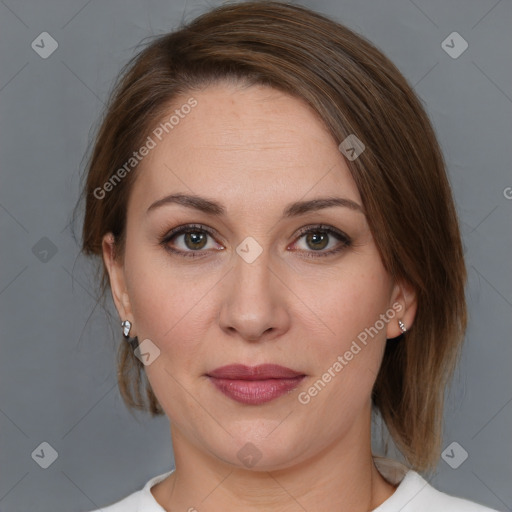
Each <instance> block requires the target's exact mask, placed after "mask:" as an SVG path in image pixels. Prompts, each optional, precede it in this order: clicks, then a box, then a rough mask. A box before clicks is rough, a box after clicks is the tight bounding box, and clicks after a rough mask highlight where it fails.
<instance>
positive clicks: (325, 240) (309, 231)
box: [299, 225, 352, 258]
mask: <svg viewBox="0 0 512 512" xmlns="http://www.w3.org/2000/svg"><path fill="white" fill-rule="evenodd" d="M299 234H300V237H299V240H300V239H302V238H304V242H305V245H306V248H305V249H299V250H300V251H304V252H305V253H306V254H307V257H311V258H318V257H325V256H332V255H334V254H337V253H339V252H341V251H342V250H343V249H345V248H347V247H349V246H350V245H351V243H352V241H351V239H350V237H349V236H348V235H346V234H345V233H343V232H342V231H339V230H338V229H335V228H333V227H331V226H323V225H317V226H306V227H304V228H302V229H301V230H300V231H299ZM333 238H335V239H337V240H338V244H334V248H331V249H329V250H327V251H325V250H324V249H326V248H327V247H329V246H331V247H333V244H332V242H333V240H332V239H333ZM315 253H317V254H315Z"/></svg>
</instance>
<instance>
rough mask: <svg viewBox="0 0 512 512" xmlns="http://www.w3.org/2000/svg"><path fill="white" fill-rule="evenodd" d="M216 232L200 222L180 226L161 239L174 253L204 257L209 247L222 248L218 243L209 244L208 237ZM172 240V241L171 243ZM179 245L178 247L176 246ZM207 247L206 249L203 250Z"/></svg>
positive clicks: (166, 247) (167, 248) (189, 256)
mask: <svg viewBox="0 0 512 512" xmlns="http://www.w3.org/2000/svg"><path fill="white" fill-rule="evenodd" d="M213 236H214V233H213V232H212V231H210V230H209V229H207V228H206V227H205V226H202V225H200V224H188V225H186V226H179V227H177V228H174V229H172V230H171V231H170V232H168V233H167V234H166V235H165V236H164V238H163V239H162V240H161V242H160V243H161V245H163V246H164V248H165V249H166V250H168V251H170V252H172V253H176V254H179V255H182V256H184V257H186V258H197V257H202V256H203V254H201V253H204V252H206V250H208V249H210V250H211V249H216V250H222V249H223V247H222V246H220V247H222V249H219V248H218V244H211V245H213V247H212V246H211V245H210V246H208V237H211V238H213ZM171 242H172V243H171ZM176 246H178V248H176ZM203 249H205V250H203Z"/></svg>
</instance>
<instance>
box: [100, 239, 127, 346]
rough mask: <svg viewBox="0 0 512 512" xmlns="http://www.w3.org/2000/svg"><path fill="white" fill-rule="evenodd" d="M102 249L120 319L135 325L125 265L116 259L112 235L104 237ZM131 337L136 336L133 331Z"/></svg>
mask: <svg viewBox="0 0 512 512" xmlns="http://www.w3.org/2000/svg"><path fill="white" fill-rule="evenodd" d="M101 247H102V251H103V261H104V262H105V266H106V267H107V271H108V275H109V280H110V289H111V291H112V298H113V300H114V304H115V306H116V309H117V312H118V314H119V317H120V318H121V320H129V321H130V322H131V323H132V325H133V323H134V321H133V315H132V309H131V306H130V299H129V297H128V292H127V289H126V280H125V275H124V265H123V263H122V262H121V260H120V259H119V258H118V259H116V257H115V256H116V245H115V239H114V235H113V234H112V233H107V234H106V235H105V236H104V237H103V240H102V243H101ZM130 336H135V334H134V333H133V331H131V332H130Z"/></svg>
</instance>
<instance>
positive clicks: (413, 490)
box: [91, 456, 497, 512]
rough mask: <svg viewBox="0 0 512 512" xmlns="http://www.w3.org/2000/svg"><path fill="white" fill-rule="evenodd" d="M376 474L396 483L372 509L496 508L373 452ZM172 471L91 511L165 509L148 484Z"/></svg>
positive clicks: (447, 511)
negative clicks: (448, 491)
mask: <svg viewBox="0 0 512 512" xmlns="http://www.w3.org/2000/svg"><path fill="white" fill-rule="evenodd" d="M374 460H375V464H376V466H377V469H378V470H379V472H380V474H381V475H382V476H383V477H384V478H385V479H386V480H387V481H388V482H390V483H391V484H393V485H396V484H399V485H398V487H397V489H396V490H395V492H394V493H393V494H392V495H391V496H390V497H389V498H388V499H387V500H386V501H384V502H383V503H382V504H381V505H380V506H378V507H377V508H375V509H373V511H372V512H441V511H442V512H497V511H495V510H493V509H490V508H487V507H484V506H483V505H478V504H477V503H474V502H472V501H469V500H465V499H462V498H455V497H453V496H450V495H449V494H445V493H443V492H440V491H437V490H436V489H434V488H433V487H432V486H431V485H430V484H429V483H428V482H427V481H426V480H425V479H424V478H423V477H421V476H420V475H419V474H418V473H416V471H413V470H411V469H409V468H407V467H406V466H404V465H403V464H400V463H399V462H397V461H394V460H391V459H386V458H382V457H377V456H374ZM173 471H174V470H172V471H168V472H167V473H163V474H161V475H158V476H155V477H153V478H152V479H151V480H149V481H148V482H147V483H146V485H145V486H144V488H143V489H142V490H140V491H136V492H134V493H133V494H130V495H129V496H127V497H126V498H124V499H122V500H121V501H118V502H116V503H114V504H113V505H110V506H108V507H104V508H102V509H98V510H94V511H91V512H167V511H166V510H165V509H164V508H162V506H161V505H159V503H158V502H157V501H156V500H155V498H154V496H153V494H151V491H150V489H151V487H153V486H154V485H156V484H157V483H158V482H161V481H162V480H163V479H164V478H166V477H167V476H169V475H170V474H171V473H172V472H173Z"/></svg>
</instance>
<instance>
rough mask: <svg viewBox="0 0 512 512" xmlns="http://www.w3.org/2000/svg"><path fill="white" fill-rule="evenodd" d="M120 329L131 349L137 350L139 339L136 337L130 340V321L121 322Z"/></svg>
mask: <svg viewBox="0 0 512 512" xmlns="http://www.w3.org/2000/svg"><path fill="white" fill-rule="evenodd" d="M121 327H122V328H123V336H124V337H125V339H126V341H127V342H128V343H129V344H130V345H131V347H132V348H133V349H135V348H137V346H138V344H139V339H138V338H137V336H135V337H133V338H130V330H131V328H132V323H131V322H130V320H123V321H122V322H121Z"/></svg>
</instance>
